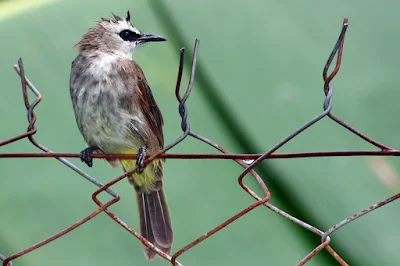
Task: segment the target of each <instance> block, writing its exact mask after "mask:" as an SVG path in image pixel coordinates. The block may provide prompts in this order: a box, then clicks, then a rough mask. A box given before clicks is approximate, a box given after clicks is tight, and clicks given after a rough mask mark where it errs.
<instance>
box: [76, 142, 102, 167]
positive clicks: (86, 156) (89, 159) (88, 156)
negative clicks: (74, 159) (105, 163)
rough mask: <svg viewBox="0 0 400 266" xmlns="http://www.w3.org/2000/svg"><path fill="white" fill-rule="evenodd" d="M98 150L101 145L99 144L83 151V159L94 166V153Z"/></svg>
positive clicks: (81, 156) (81, 155)
mask: <svg viewBox="0 0 400 266" xmlns="http://www.w3.org/2000/svg"><path fill="white" fill-rule="evenodd" d="M97 150H99V147H97V145H92V146H90V147H87V148H86V149H84V150H83V151H81V153H80V158H81V161H82V162H85V163H86V164H87V166H89V167H92V166H93V158H92V154H93V152H95V151H97Z"/></svg>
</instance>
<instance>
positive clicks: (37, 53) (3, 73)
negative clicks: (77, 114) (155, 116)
mask: <svg viewBox="0 0 400 266" xmlns="http://www.w3.org/2000/svg"><path fill="white" fill-rule="evenodd" d="M33 2H34V1H30V2H29V5H28V4H27V3H28V2H27V1H2V2H0V36H1V42H0V47H1V53H0V80H1V93H2V96H1V97H0V113H1V114H0V118H1V127H0V140H3V139H7V138H10V137H12V136H15V135H17V134H20V133H22V132H23V131H24V130H25V129H26V125H27V123H26V112H25V109H24V106H23V102H22V97H21V89H20V81H19V79H18V76H17V75H16V74H15V72H14V70H13V68H12V66H13V65H14V64H15V63H16V62H17V59H18V58H19V57H22V58H23V59H24V63H25V68H26V75H27V76H28V78H30V80H31V81H32V82H33V83H34V84H35V85H36V86H37V88H38V89H39V90H40V92H41V94H42V96H43V100H42V102H41V103H40V105H39V106H38V108H37V109H36V114H37V117H38V121H37V127H38V133H37V135H36V138H37V140H38V141H39V142H41V143H43V144H44V145H46V146H47V147H49V148H50V149H52V150H53V151H57V152H79V151H80V150H81V149H82V148H84V146H85V144H84V142H83V139H82V137H81V135H80V133H79V131H78V129H77V126H76V124H75V120H74V115H73V111H72V106H71V102H70V96H69V85H68V83H69V72H70V64H71V62H72V60H73V59H74V57H75V56H76V54H77V52H76V50H75V49H74V47H73V46H74V44H75V43H76V42H77V41H78V40H79V38H80V37H81V36H82V35H83V34H84V33H85V32H86V30H87V29H88V28H89V27H91V26H92V25H93V24H94V23H95V21H97V20H99V18H100V17H107V16H109V15H110V13H111V12H114V13H115V14H118V15H121V16H122V15H124V14H125V12H126V10H128V9H129V10H130V11H131V14H132V22H133V24H135V25H136V26H137V27H138V28H139V29H142V30H144V31H148V32H154V33H158V34H161V35H164V36H165V37H167V38H168V39H169V41H168V42H166V43H159V44H149V45H146V46H144V47H142V48H141V49H140V51H138V52H137V53H136V54H135V56H134V58H135V60H136V61H137V62H138V63H139V64H140V65H141V66H142V67H143V69H144V72H145V73H146V77H147V79H148V81H149V83H150V85H151V87H152V88H153V93H154V95H155V98H156V100H157V102H158V104H159V106H160V109H161V110H162V112H163V114H164V119H165V127H164V132H165V139H166V142H167V143H168V142H169V141H172V140H174V139H175V138H176V137H177V136H179V134H181V130H180V117H179V115H178V113H177V103H176V100H175V96H174V86H175V80H176V74H177V67H178V61H179V60H178V59H179V49H180V47H182V46H186V47H187V48H189V49H188V50H189V51H191V49H192V47H193V44H194V39H195V38H196V37H199V38H200V39H201V45H200V53H199V69H198V72H197V73H196V74H197V79H196V82H195V86H194V89H193V93H192V95H191V96H190V98H189V100H188V108H189V120H190V124H191V127H192V129H193V130H194V131H195V132H197V133H200V134H202V135H204V136H206V137H208V138H210V139H212V140H214V141H216V142H217V143H219V144H220V145H222V146H223V147H226V148H227V149H229V150H230V151H232V152H237V153H254V152H257V153H261V152H265V151H266V150H268V149H269V148H270V147H272V146H273V145H274V144H275V143H277V142H278V141H279V140H280V139H282V138H284V137H285V136H287V135H288V134H289V133H290V132H292V131H294V130H295V129H296V128H297V127H299V126H300V125H302V124H303V123H305V122H306V121H308V120H309V119H311V118H312V117H314V116H315V115H317V114H318V113H320V112H321V110H322V103H323V101H324V94H323V92H322V85H323V82H322V77H321V74H322V68H323V66H324V64H325V62H326V59H327V57H328V55H329V53H330V50H331V49H332V47H333V45H334V43H335V41H336V38H337V36H338V34H339V32H340V28H341V23H342V20H343V18H344V17H348V18H349V22H350V27H349V29H348V33H347V34H348V35H347V37H346V43H345V50H344V58H343V66H342V69H341V71H340V73H339V75H338V77H337V78H336V79H335V80H334V82H333V86H334V88H335V93H334V98H333V100H334V103H333V105H334V109H333V110H334V113H335V114H336V115H338V116H339V117H341V118H342V119H344V120H345V121H347V122H349V123H350V124H352V125H354V126H356V127H357V128H358V129H360V130H361V131H363V132H365V133H367V134H368V135H370V136H371V137H373V138H376V139H378V140H380V141H383V142H384V143H386V144H387V145H389V146H393V147H397V146H398V143H400V135H399V134H398V132H399V123H398V119H395V117H397V114H398V111H399V108H398V99H399V98H400V91H399V89H398V83H399V79H400V76H399V75H398V58H399V55H398V49H397V47H399V45H400V38H399V33H400V31H399V23H398V8H399V7H400V4H399V3H398V1H394V0H393V1H385V3H384V4H382V3H380V2H373V1H370V2H368V3H367V2H365V1H352V2H351V3H350V2H349V1H344V0H341V1H336V2H335V3H332V2H329V3H327V2H326V3H325V2H321V1H317V0H313V1H294V0H292V1H272V0H268V1H262V0H252V1H236V0H232V1H212V0H204V1H183V0H179V1H161V0H158V1H156V0H153V1H146V0H135V1H132V0H129V1H128V0H126V1H124V0H115V1H101V2H100V1H94V0H90V1H77V0H68V1H66V0H58V1H57V0H55V1H51V2H43V1H41V3H39V1H37V4H38V5H34V4H32V3H33ZM35 3H36V2H35ZM10 6H11V8H10ZM6 7H7V8H6ZM190 54H191V53H190V52H189V53H187V55H188V58H189V56H190ZM184 75H185V77H186V78H185V79H184V81H185V82H186V81H187V76H188V71H186V72H185V74H184ZM351 149H373V147H371V146H370V145H368V144H367V143H364V142H363V141H362V140H360V139H358V138H357V137H356V136H354V135H352V134H351V133H349V132H347V131H346V130H345V129H343V128H341V127H339V126H337V125H336V124H335V123H334V122H332V121H329V120H328V119H325V120H323V121H321V122H320V123H318V124H317V125H316V126H314V127H312V128H311V129H309V130H307V132H306V133H304V134H303V135H301V136H299V137H297V138H296V139H295V140H294V141H293V142H291V143H289V144H288V145H287V146H285V147H283V148H282V149H281V150H280V152H301V151H315V150H351ZM36 151H37V150H36V149H35V148H34V147H33V146H32V145H31V144H30V143H29V142H28V140H22V141H19V142H17V143H14V144H11V145H7V146H5V147H1V148H0V152H36ZM172 152H177V153H180V152H182V153H205V152H207V153H208V152H214V151H213V150H212V149H211V148H209V147H207V146H205V145H204V144H202V143H200V142H198V141H195V140H191V139H188V140H186V141H185V142H184V143H182V144H180V145H179V146H177V147H176V148H175V149H174V150H173V151H172ZM71 161H72V162H74V163H76V164H77V165H78V166H79V167H81V168H82V169H83V170H84V171H86V172H87V173H89V174H91V175H93V176H94V177H95V178H97V179H98V180H100V181H101V182H107V181H109V180H111V179H112V178H114V177H116V176H118V175H119V174H121V170H119V169H113V168H111V167H110V166H109V165H108V164H106V163H105V162H103V161H100V160H96V161H95V166H94V167H93V168H91V169H89V168H88V167H86V166H85V165H84V164H82V163H80V161H79V160H78V159H73V160H71ZM397 162H398V160H396V158H365V157H357V158H316V159H297V160H293V159H290V160H273V161H268V162H267V161H266V162H263V163H262V164H261V166H260V167H258V170H259V173H260V174H261V175H262V177H263V178H264V179H265V180H266V183H267V185H268V187H269V188H270V190H271V193H272V199H271V201H270V202H271V203H272V204H274V205H276V206H278V207H280V208H282V209H283V210H285V211H287V212H289V213H290V214H292V215H295V216H296V217H298V218H301V219H303V220H304V221H305V222H308V223H310V224H312V225H314V226H316V227H318V228H320V229H321V230H326V229H328V228H329V227H331V226H332V225H334V224H336V223H337V222H339V221H341V220H342V219H345V218H346V217H347V216H349V215H352V214H354V213H356V212H358V211H360V210H361V209H363V208H366V207H367V206H369V205H370V204H373V203H375V202H377V201H380V200H383V199H385V198H386V197H389V196H391V195H393V194H394V193H395V192H396V191H398V189H399V177H398V174H397V170H398V166H397ZM240 172H241V168H240V167H239V166H237V165H236V163H234V162H231V161H217V160H214V161H212V160H186V161H183V160H168V161H167V163H166V165H165V174H164V176H165V188H166V191H167V195H168V202H169V205H170V209H171V213H172V219H173V225H174V231H175V242H174V249H173V250H174V251H177V250H179V249H180V248H181V247H183V246H185V245H186V244H188V243H189V242H191V241H193V240H194V239H196V238H197V237H199V236H200V235H202V234H204V233H206V232H207V231H209V230H210V229H212V228H214V227H215V226H217V225H218V224H219V223H221V222H223V221H224V220H226V219H228V218H229V217H231V216H232V215H234V214H235V213H237V212H238V211H240V210H241V209H243V208H245V207H247V206H249V205H250V204H252V203H253V202H254V201H253V200H252V198H250V197H249V196H248V195H247V194H246V193H245V192H244V191H243V190H242V189H241V188H240V187H239V186H238V185H237V180H236V179H237V176H238V175H239V174H240ZM0 174H1V175H0V178H1V182H0V253H2V254H5V255H11V254H13V253H15V252H18V251H20V250H21V249H24V248H26V247H29V246H31V245H32V244H34V243H36V242H38V241H41V240H43V239H44V238H47V237H49V236H51V235H52V234H55V233H57V232H59V231H61V230H62V229H64V228H66V227H68V226H69V225H71V224H72V223H74V222H76V221H78V220H80V219H81V218H83V217H84V216H86V215H88V214H89V213H91V212H92V211H93V210H95V208H96V206H95V204H94V203H93V202H92V201H91V194H92V193H93V192H94V191H95V190H96V187H95V186H93V185H92V184H90V183H89V182H87V181H85V180H84V179H82V178H81V177H80V176H78V175H77V174H75V173H74V172H72V171H71V170H70V169H68V168H67V167H65V166H64V165H62V164H61V163H59V162H58V161H57V160H54V159H1V160H0ZM246 183H247V184H249V186H251V187H252V188H254V189H256V191H257V192H260V190H259V189H258V188H257V185H256V183H255V182H254V181H252V180H251V179H250V178H248V179H246ZM113 190H114V191H116V192H117V193H118V194H119V195H121V201H120V202H119V203H118V204H116V205H115V206H112V208H111V210H112V211H114V212H115V213H116V214H117V215H118V216H119V217H120V218H122V219H123V220H124V221H126V222H127V223H128V224H129V225H131V226H132V227H133V228H136V229H137V228H138V225H137V219H138V217H137V213H136V204H135V202H134V200H135V199H134V198H135V197H134V193H133V189H132V187H131V186H129V185H128V182H127V181H126V180H124V181H122V182H120V183H118V184H117V185H115V186H114V187H113ZM102 199H103V200H107V199H109V197H106V196H103V197H102ZM398 204H399V203H398V202H394V203H392V204H390V205H388V206H386V207H384V208H382V209H379V210H378V211H376V212H373V213H370V214H368V215H367V216H364V217H363V218H361V219H359V220H357V221H355V222H354V223H351V224H349V225H348V226H346V227H344V228H342V229H341V230H339V231H338V232H335V233H334V234H333V235H332V246H333V248H334V249H335V250H336V251H337V252H338V253H339V255H341V256H342V257H343V258H344V259H345V260H346V261H347V262H348V263H349V264H351V265H395V264H397V263H398V261H399V259H400V253H399V252H398V250H397V249H398V245H397V243H398V239H399V237H400V231H399V229H398V225H397V221H398V219H399V218H400V214H399V212H398V210H397V209H396V207H398V206H399V205H398ZM318 244H319V237H317V236H315V235H314V234H312V233H309V232H308V231H306V230H305V229H303V228H301V227H299V226H297V225H295V224H293V223H291V222H289V221H287V220H286V219H284V218H282V217H281V216H278V215H276V214H275V213H273V212H272V211H269V210H268V209H267V208H265V207H259V208H257V209H255V210H254V211H252V212H250V213H249V214H247V215H245V216H244V217H242V218H240V219H239V220H237V221H236V222H235V223H233V224H232V225H230V226H228V227H227V228H225V229H223V230H222V231H220V232H219V233H217V234H216V235H214V236H212V237H211V238H209V239H208V240H206V241H204V242H203V243H201V244H199V245H198V246H196V247H194V248H193V249H192V250H190V251H188V252H187V253H185V254H184V255H182V256H181V257H180V258H179V260H180V261H181V262H182V263H183V264H184V265H250V264H251V265H294V264H296V263H297V262H299V261H300V260H301V259H302V258H303V257H304V256H306V255H307V254H308V253H309V252H311V251H312V249H313V248H315V247H316V246H317V245H318ZM14 263H15V265H17V266H18V265H23V266H25V265H58V266H62V265H97V266H102V265H150V264H148V262H147V261H146V260H145V259H144V257H143V255H142V251H141V243H140V242H139V241H137V239H136V238H134V237H133V236H132V235H130V234H128V233H127V232H126V231H125V230H123V229H122V228H121V227H119V226H118V225H117V224H116V223H114V222H113V221H112V220H110V219H109V218H108V216H106V215H105V214H103V213H102V214H100V215H98V216H97V217H96V218H95V219H93V220H91V221H90V222H88V223H87V224H85V225H83V226H81V227H80V228H78V229H76V230H74V231H73V232H71V233H69V234H67V235H66V236H64V237H62V238H60V239H58V240H56V241H55V242H53V243H51V244H49V245H47V246H45V247H42V248H40V249H38V250H36V251H34V252H32V253H30V254H28V255H26V256H23V257H21V258H19V259H17V260H15V261H14ZM336 264H337V263H336V262H335V261H334V260H333V259H332V258H331V257H330V255H329V254H328V253H327V252H326V251H323V252H321V253H319V254H318V255H317V256H316V257H315V258H313V259H312V260H311V261H310V262H309V264H308V265H336ZM151 265H168V264H167V262H166V261H163V260H161V259H157V260H155V261H154V262H152V264H151Z"/></svg>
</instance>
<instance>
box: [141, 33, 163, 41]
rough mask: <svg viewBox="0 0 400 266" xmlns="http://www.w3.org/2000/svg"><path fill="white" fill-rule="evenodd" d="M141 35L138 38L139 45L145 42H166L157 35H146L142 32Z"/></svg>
mask: <svg viewBox="0 0 400 266" xmlns="http://www.w3.org/2000/svg"><path fill="white" fill-rule="evenodd" d="M142 34H143V35H142V36H141V37H139V41H140V42H141V43H145V42H163V41H166V40H167V39H165V38H164V37H163V36H161V35H158V34H153V33H146V32H143V33H142Z"/></svg>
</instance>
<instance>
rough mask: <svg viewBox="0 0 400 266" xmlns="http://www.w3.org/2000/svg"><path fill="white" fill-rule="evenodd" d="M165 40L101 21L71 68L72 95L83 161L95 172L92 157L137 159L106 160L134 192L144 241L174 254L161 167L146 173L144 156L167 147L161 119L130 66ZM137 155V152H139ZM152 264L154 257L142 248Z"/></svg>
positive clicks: (124, 22)
mask: <svg viewBox="0 0 400 266" xmlns="http://www.w3.org/2000/svg"><path fill="white" fill-rule="evenodd" d="M160 41H166V39H165V38H164V37H162V36H160V35H157V34H151V33H145V32H142V31H140V30H138V29H137V28H136V27H134V26H133V25H132V24H131V22H130V14H129V11H128V13H127V17H126V18H121V17H119V16H116V15H114V14H113V17H112V18H110V19H105V18H102V19H101V20H100V21H99V22H98V23H97V24H96V25H95V26H94V27H92V28H90V29H89V31H88V32H87V33H86V34H85V35H83V37H82V39H81V40H80V41H79V42H78V43H77V45H76V47H77V48H78V50H79V55H78V56H77V57H76V58H75V60H74V61H73V62H72V70H71V77H70V93H71V99H72V104H73V107H74V111H75V118H76V122H77V124H78V127H79V130H80V132H81V133H82V136H83V138H84V139H85V141H86V143H87V144H88V148H86V149H85V150H83V151H82V152H81V159H82V161H84V162H86V163H87V164H88V166H90V167H91V166H92V157H91V155H92V154H93V153H115V154H127V153H130V154H132V153H138V157H137V160H134V159H124V160H118V159H108V162H109V163H110V164H111V165H112V166H113V167H118V166H119V163H121V164H122V167H123V169H124V171H125V172H127V171H130V170H132V169H135V168H136V169H137V172H136V173H134V174H132V175H131V176H129V177H128V180H129V182H130V183H131V184H132V185H133V186H134V188H135V191H136V198H137V204H138V209H139V217H140V230H141V235H142V236H143V237H144V238H146V239H147V240H149V241H150V242H152V243H153V244H154V245H155V246H157V247H158V248H159V249H161V250H162V251H163V252H165V253H167V254H170V253H171V248H172V240H173V232H172V225H171V218H170V213H169V209H168V205H167V202H166V197H165V193H164V190H163V179H162V177H163V165H162V162H161V160H160V159H155V160H154V161H152V162H151V163H150V164H149V165H147V166H146V167H144V165H143V161H144V159H145V158H146V151H149V152H150V153H156V152H158V151H159V150H161V149H162V148H163V146H164V136H163V130H162V126H163V124H164V122H163V117H162V114H161V112H160V109H159V108H158V106H157V104H156V102H155V100H154V98H153V95H152V92H151V89H150V86H149V84H148V82H147V80H146V78H145V76H144V74H143V71H142V69H141V68H140V66H139V65H138V64H137V63H136V62H135V61H133V60H132V55H133V53H134V52H135V51H136V49H137V48H138V47H140V46H141V45H142V44H144V43H148V42H160ZM138 151H139V152H138ZM143 252H144V255H145V257H146V258H147V259H148V260H152V259H154V258H155V256H156V253H155V252H154V251H153V250H151V249H149V248H148V247H147V246H145V245H143Z"/></svg>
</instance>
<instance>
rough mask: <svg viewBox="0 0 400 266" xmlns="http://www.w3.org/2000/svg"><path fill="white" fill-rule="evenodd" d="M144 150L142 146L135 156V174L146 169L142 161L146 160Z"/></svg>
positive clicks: (144, 147)
mask: <svg viewBox="0 0 400 266" xmlns="http://www.w3.org/2000/svg"><path fill="white" fill-rule="evenodd" d="M146 149H147V147H146V145H144V146H143V147H141V148H140V149H139V152H138V154H137V157H136V172H137V173H141V172H143V169H144V168H145V167H146V166H145V165H144V160H145V159H146V156H147V151H146Z"/></svg>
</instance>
